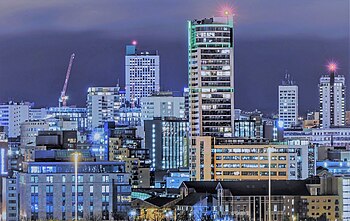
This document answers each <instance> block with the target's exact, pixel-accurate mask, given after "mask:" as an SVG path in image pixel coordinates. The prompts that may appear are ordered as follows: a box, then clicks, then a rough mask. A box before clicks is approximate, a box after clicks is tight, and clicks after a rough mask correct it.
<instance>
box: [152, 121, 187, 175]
mask: <svg viewBox="0 0 350 221" xmlns="http://www.w3.org/2000/svg"><path fill="white" fill-rule="evenodd" d="M145 147H146V148H147V149H149V150H150V153H151V160H152V167H153V168H155V169H156V170H167V169H177V168H179V167H188V158H189V155H188V154H189V153H188V149H189V143H188V121H187V120H185V119H181V118H154V119H153V120H145Z"/></svg>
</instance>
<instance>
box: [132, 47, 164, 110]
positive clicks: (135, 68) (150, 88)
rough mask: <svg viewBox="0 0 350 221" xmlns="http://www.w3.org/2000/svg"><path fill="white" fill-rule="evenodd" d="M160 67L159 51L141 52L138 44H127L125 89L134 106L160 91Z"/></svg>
mask: <svg viewBox="0 0 350 221" xmlns="http://www.w3.org/2000/svg"><path fill="white" fill-rule="evenodd" d="M159 67H160V66H159V55H158V51H155V52H142V51H140V52H139V51H138V50H137V49H136V45H128V46H126V55H125V91H126V100H127V101H128V102H130V104H131V106H132V107H135V106H140V102H141V100H140V99H141V98H142V97H147V96H149V95H151V94H153V93H154V92H159V90H160V79H159Z"/></svg>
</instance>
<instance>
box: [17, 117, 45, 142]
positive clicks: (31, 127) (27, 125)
mask: <svg viewBox="0 0 350 221" xmlns="http://www.w3.org/2000/svg"><path fill="white" fill-rule="evenodd" d="M20 127H21V147H22V148H24V147H26V146H36V142H35V141H36V136H37V135H38V133H39V131H45V130H49V124H48V122H46V121H45V120H27V121H25V122H23V123H21V126H20Z"/></svg>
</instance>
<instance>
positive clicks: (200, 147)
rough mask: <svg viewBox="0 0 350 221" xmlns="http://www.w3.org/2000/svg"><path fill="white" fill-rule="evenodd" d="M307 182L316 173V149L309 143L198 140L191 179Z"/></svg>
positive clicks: (191, 169)
mask: <svg viewBox="0 0 350 221" xmlns="http://www.w3.org/2000/svg"><path fill="white" fill-rule="evenodd" d="M268 149H271V152H272V153H271V156H270V157H271V176H272V179H274V180H295V179H306V178H307V177H308V176H310V175H313V173H314V167H315V165H314V160H313V158H314V147H313V146H312V145H310V144H309V143H308V142H306V143H305V144H304V143H297V144H294V143H293V142H269V141H268V140H264V139H240V138H212V137H195V138H194V139H193V140H192V150H191V151H192V153H191V157H192V160H191V166H190V173H191V179H192V180H196V181H200V180H207V181H209V180H213V181H219V180H220V181H225V180H226V181H229V180H265V179H268V177H269V176H268V171H269V153H268Z"/></svg>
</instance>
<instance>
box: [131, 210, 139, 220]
mask: <svg viewBox="0 0 350 221" xmlns="http://www.w3.org/2000/svg"><path fill="white" fill-rule="evenodd" d="M136 215H137V214H136V211H135V210H131V211H130V212H129V216H130V217H131V220H134V218H136Z"/></svg>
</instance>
